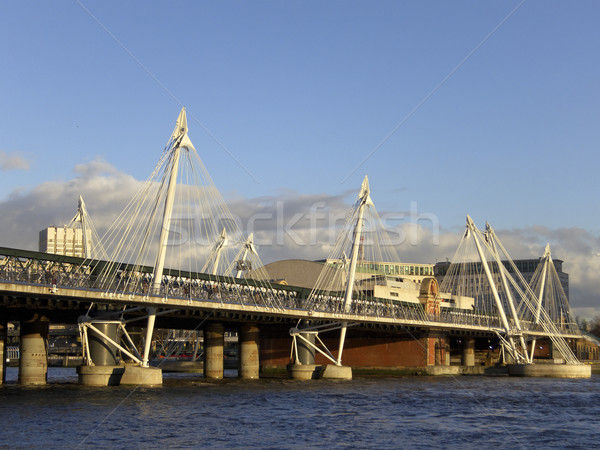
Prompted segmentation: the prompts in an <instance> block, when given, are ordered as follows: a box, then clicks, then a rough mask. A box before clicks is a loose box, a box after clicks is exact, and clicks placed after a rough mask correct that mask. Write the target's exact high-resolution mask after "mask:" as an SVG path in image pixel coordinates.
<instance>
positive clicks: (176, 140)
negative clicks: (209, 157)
mask: <svg viewBox="0 0 600 450" xmlns="http://www.w3.org/2000/svg"><path fill="white" fill-rule="evenodd" d="M187 132H188V127H187V118H186V114H185V107H183V108H181V112H180V113H179V117H178V118H177V123H176V124H175V129H174V130H173V134H172V135H171V145H172V147H171V161H170V163H171V174H170V177H169V186H168V188H167V196H166V198H165V209H164V214H163V221H162V228H161V230H160V239H159V241H158V254H157V256H156V263H155V265H154V274H153V278H152V279H153V281H152V292H153V293H154V294H158V293H160V286H161V282H162V277H163V270H164V267H165V257H166V251H167V240H168V238H169V228H170V225H171V215H172V212H173V203H174V201H175V187H176V186H177V172H178V170H179V154H180V151H181V148H182V147H185V148H188V149H194V146H193V145H192V142H191V141H190V138H189V137H188V135H187ZM155 321H156V308H155V307H152V308H148V326H147V329H146V342H145V345H144V357H143V360H142V365H143V366H144V367H147V366H148V359H149V354H150V344H151V342H152V333H153V332H154V322H155Z"/></svg>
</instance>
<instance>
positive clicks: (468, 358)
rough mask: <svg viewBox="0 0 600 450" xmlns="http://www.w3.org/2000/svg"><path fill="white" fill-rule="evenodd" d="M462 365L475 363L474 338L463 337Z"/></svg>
mask: <svg viewBox="0 0 600 450" xmlns="http://www.w3.org/2000/svg"><path fill="white" fill-rule="evenodd" d="M462 365H463V366H474V365H475V339H473V338H464V339H463V351H462Z"/></svg>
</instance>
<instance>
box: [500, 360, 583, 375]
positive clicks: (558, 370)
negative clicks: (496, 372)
mask: <svg viewBox="0 0 600 450" xmlns="http://www.w3.org/2000/svg"><path fill="white" fill-rule="evenodd" d="M508 374H509V375H511V376H517V377H544V378H590V377H591V376H592V367H591V366H590V365H588V364H551V363H548V364H544V363H542V364H509V365H508Z"/></svg>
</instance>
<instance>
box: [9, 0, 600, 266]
mask: <svg viewBox="0 0 600 450" xmlns="http://www.w3.org/2000/svg"><path fill="white" fill-rule="evenodd" d="M0 12H1V13H0V55H1V60H2V69H1V70H0V98H1V101H0V168H1V170H0V189H2V192H3V194H2V195H3V196H4V199H3V201H4V203H3V204H4V205H8V204H10V203H9V200H10V199H11V198H13V199H14V198H15V197H18V196H19V195H21V196H23V195H27V193H28V192H29V193H30V192H32V191H33V190H35V189H36V187H37V188H39V187H40V186H42V185H43V186H46V187H44V189H49V187H48V186H55V185H57V184H61V183H63V184H69V183H73V182H74V181H73V179H74V178H76V177H77V176H78V175H77V174H76V173H74V168H75V167H76V166H80V165H85V164H90V163H92V162H94V161H97V160H103V161H105V162H106V163H108V164H109V165H110V166H112V167H113V168H114V169H115V170H116V171H119V172H122V173H124V174H128V175H130V176H132V177H134V178H135V179H137V180H143V179H145V178H147V176H148V175H149V174H150V173H151V171H152V169H153V168H154V165H155V163H156V161H157V159H158V157H159V155H160V153H161V151H162V148H163V146H164V144H165V143H166V141H167V140H168V138H169V135H170V133H171V131H172V128H173V125H174V122H175V119H176V118H177V115H178V113H179V109H180V108H181V106H182V105H185V106H186V108H187V111H188V122H189V127H190V137H191V139H192V141H193V142H194V145H195V147H196V149H197V150H198V151H199V153H200V156H201V158H202V159H203V161H204V163H205V165H206V166H207V168H208V170H209V172H210V173H211V175H212V177H213V179H214V181H215V183H216V185H217V187H219V188H220V190H221V191H222V192H223V194H224V196H225V197H226V198H230V199H238V200H239V199H240V198H247V199H260V198H277V197H278V196H289V195H292V194H293V195H297V196H315V195H329V196H340V195H344V194H345V193H352V195H351V196H350V195H349V196H348V202H351V201H352V199H353V197H354V196H355V195H356V192H357V191H358V189H359V187H360V183H361V181H362V178H363V177H364V175H365V174H368V175H369V178H370V181H371V188H372V198H373V200H374V201H375V204H376V205H377V206H378V209H379V210H380V211H382V210H383V211H408V210H409V208H410V202H417V204H418V209H419V211H420V212H427V213H431V214H434V215H436V216H437V217H438V218H439V223H440V225H441V227H442V229H444V230H448V231H450V230H452V231H456V230H460V229H462V228H463V227H464V223H465V215H466V214H467V213H469V214H471V215H472V216H473V218H474V220H475V221H476V223H477V224H478V225H481V226H483V223H484V221H486V220H488V221H489V222H490V223H492V225H494V227H495V228H496V229H497V230H513V231H514V230H517V231H518V230H531V229H545V230H550V231H547V233H546V234H544V233H542V235H544V236H543V237H544V239H545V237H546V236H547V235H552V233H554V232H556V233H559V232H561V233H567V234H568V230H571V229H573V230H578V232H579V233H587V234H586V235H587V236H588V238H587V239H588V240H589V245H588V244H582V245H583V247H585V246H586V245H587V246H588V247H590V248H589V249H586V250H585V251H586V252H588V253H589V252H592V253H593V252H594V251H598V250H600V249H598V248H591V247H593V246H596V245H597V244H598V235H599V234H600V226H599V225H598V223H600V212H599V210H598V208H597V206H596V205H597V199H598V197H599V195H600V183H598V182H597V178H598V162H599V159H600V157H599V156H598V151H597V149H598V143H599V142H600V136H599V135H600V127H599V126H598V123H599V119H600V108H599V107H598V105H599V104H600V89H599V85H598V83H599V82H598V80H600V62H599V61H600V60H599V59H598V57H597V53H598V48H600V23H599V22H600V4H599V3H598V2H595V1H579V2H559V1H538V0H529V1H525V2H521V1H504V2H500V1H489V2H480V1H457V2H446V1H427V2H416V1H415V2H408V1H377V2H368V1H350V2H342V1H325V2H321V1H318V2H317V1H302V2H297V1H285V2H277V1H256V2H235V1H226V2H192V1H181V2H176V3H170V2H114V1H104V2H99V1H84V0H82V1H61V2H30V1H20V2H2V3H1V4H0ZM369 155H370V156H369ZM367 156H369V157H368V158H367ZM365 158H367V159H366V160H365ZM359 164H360V166H359ZM358 166H359V167H358ZM79 176H80V175H79ZM44 183H50V184H48V185H44ZM290 193H292V194H290ZM67 200H68V202H70V203H76V199H75V200H71V199H65V201H67ZM87 203H88V207H89V208H90V209H91V210H93V205H90V204H89V202H87ZM5 207H6V206H5ZM561 230H562V231H561ZM565 230H567V231H565ZM585 242H587V241H585ZM536 244H537V242H536ZM5 245H9V246H10V242H9V243H7V244H5ZM542 252H543V245H542V244H541V243H540V249H539V254H540V255H541V253H542ZM559 256H560V255H559ZM564 259H566V258H564ZM567 269H568V265H567Z"/></svg>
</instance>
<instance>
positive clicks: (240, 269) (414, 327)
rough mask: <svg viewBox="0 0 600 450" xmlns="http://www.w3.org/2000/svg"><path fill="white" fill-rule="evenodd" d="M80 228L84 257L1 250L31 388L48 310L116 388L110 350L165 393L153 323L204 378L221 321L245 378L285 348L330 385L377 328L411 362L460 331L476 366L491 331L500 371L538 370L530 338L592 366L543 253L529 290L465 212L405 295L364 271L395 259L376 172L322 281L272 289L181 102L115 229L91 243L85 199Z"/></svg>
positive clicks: (94, 370)
mask: <svg viewBox="0 0 600 450" xmlns="http://www.w3.org/2000/svg"><path fill="white" fill-rule="evenodd" d="M73 222H75V223H77V224H78V226H80V227H81V228H82V235H83V236H84V240H85V256H86V257H85V258H77V257H71V256H63V255H55V254H46V253H39V252H31V251H25V250H19V249H11V248H0V311H2V314H3V317H5V318H6V320H17V319H18V320H21V321H22V328H23V330H24V331H22V336H24V337H29V338H28V339H22V341H24V342H25V343H26V346H27V345H31V347H30V348H29V349H28V348H24V349H22V350H21V355H22V359H24V362H23V361H22V364H21V372H23V377H22V382H23V383H24V384H27V383H29V384H36V383H38V382H39V383H42V380H41V378H43V377H44V376H45V374H43V373H42V372H43V370H42V371H40V370H36V369H34V368H33V367H34V366H36V365H37V366H39V365H43V364H42V363H41V362H40V361H39V360H36V359H35V357H34V356H32V355H34V354H43V351H41V349H42V348H43V334H44V333H43V329H44V326H45V325H44V322H43V320H42V319H41V317H42V316H44V317H46V318H47V317H51V318H52V319H53V320H63V321H71V322H70V323H73V321H77V322H78V323H79V327H80V330H81V337H82V345H83V352H84V360H85V365H84V366H82V368H81V371H80V379H81V378H83V379H84V382H85V380H86V379H87V380H88V382H89V383H90V384H94V383H96V382H97V380H98V378H99V377H100V378H102V380H103V381H101V383H109V384H110V382H111V381H110V380H111V379H112V378H111V377H113V378H114V373H115V369H114V366H118V365H119V362H118V361H116V360H114V361H109V360H110V359H111V357H110V356H111V355H112V353H111V352H114V349H118V351H119V352H120V354H121V356H122V357H124V358H127V359H128V360H129V361H130V362H131V364H130V365H128V366H127V370H128V372H129V373H130V374H133V375H131V380H133V381H132V382H134V383H136V384H137V383H142V384H143V383H146V384H159V383H160V382H161V380H162V376H161V375H160V373H159V372H160V371H156V370H155V369H153V368H152V367H151V365H150V362H151V343H152V340H153V333H154V329H155V326H156V323H157V321H158V323H159V324H160V326H161V327H163V328H166V327H171V328H177V327H179V328H185V329H199V328H202V329H204V334H205V339H204V342H205V347H206V348H205V374H207V375H208V376H212V377H215V378H220V377H222V376H223V369H222V364H223V362H222V356H223V355H222V352H223V348H222V347H223V346H222V341H223V337H222V335H223V331H224V326H223V323H238V324H241V325H239V331H240V374H241V376H242V377H245V378H257V377H258V376H259V374H258V371H259V367H260V365H261V364H264V361H265V360H266V359H268V358H269V357H270V358H271V361H275V360H282V359H286V357H285V356H282V355H281V354H282V348H283V347H285V346H287V348H288V350H287V354H288V355H287V359H288V362H291V365H290V366H291V368H292V369H291V370H292V373H295V374H296V376H297V377H298V378H302V377H312V376H313V375H314V373H315V372H314V371H315V367H316V366H317V364H315V355H316V358H317V359H319V358H320V359H321V360H323V361H325V365H324V366H325V367H326V369H325V373H329V376H332V377H341V378H349V377H351V369H350V366H352V365H353V362H354V361H358V360H360V359H361V358H363V359H364V358H365V355H364V353H365V352H369V351H370V350H369V345H372V342H371V343H370V344H369V345H367V346H361V345H360V342H363V343H364V342H365V337H364V333H369V332H372V333H384V336H385V337H384V338H383V340H385V342H387V343H390V341H394V340H395V339H394V337H393V336H394V334H396V335H398V336H400V335H402V336H405V337H406V336H407V335H408V337H409V339H408V341H409V342H415V341H417V342H418V343H419V345H420V346H421V347H422V349H421V350H422V351H421V353H423V355H424V356H423V358H422V359H421V360H420V361H419V362H417V363H416V364H417V365H418V364H423V365H429V364H434V365H435V364H440V365H444V363H443V362H442V361H441V360H442V359H444V357H442V354H443V353H444V352H446V353H448V355H447V356H448V358H449V356H450V355H449V353H450V352H449V350H448V336H450V335H452V336H462V337H464V355H466V356H463V360H464V362H465V365H473V364H474V360H473V352H474V343H473V341H474V339H475V337H477V336H479V337H481V336H485V337H494V338H495V339H497V340H498V342H499V343H500V348H501V351H502V358H503V360H504V361H505V362H510V363H514V364H516V365H519V366H523V367H527V366H538V365H535V364H533V363H534V362H535V361H534V360H535V349H536V342H539V341H540V340H545V341H547V342H551V345H552V347H553V349H554V351H556V352H558V353H559V354H560V358H561V361H562V362H563V364H560V366H561V368H562V370H563V371H566V372H569V373H572V374H573V375H572V376H586V375H585V374H586V373H588V372H589V371H586V370H587V369H589V367H585V366H582V365H580V364H579V362H578V361H577V358H576V357H575V355H574V353H573V350H572V347H571V346H570V345H569V341H570V340H573V339H578V338H579V337H580V333H579V330H578V327H577V326H576V324H575V320H574V318H573V314H572V312H571V309H570V307H569V303H568V300H567V298H566V295H565V294H564V291H563V290H562V287H561V285H560V281H559V280H558V275H557V274H556V270H555V268H554V265H553V263H552V256H551V252H550V248H549V246H548V247H547V248H546V251H545V253H544V255H543V257H542V258H541V259H540V264H539V266H538V269H537V271H536V273H535V275H534V278H533V280H531V282H527V281H525V279H524V278H523V276H522V275H521V274H520V273H519V271H518V270H517V268H516V266H515V265H514V263H513V262H512V259H511V258H510V255H509V254H508V252H507V251H506V249H505V248H504V246H503V245H502V243H501V242H500V240H499V239H498V237H497V236H496V234H495V232H494V230H493V229H492V227H491V226H489V225H486V229H485V231H484V232H481V231H480V230H478V229H477V227H476V226H475V225H474V223H473V221H472V220H471V218H470V217H467V224H466V228H465V232H464V235H463V238H462V240H461V243H460V245H459V248H458V250H457V252H456V254H455V256H454V258H453V260H452V264H451V265H450V267H449V269H448V271H447V274H446V275H445V277H444V279H443V280H441V282H438V280H436V279H435V278H433V277H426V278H424V279H423V280H422V282H421V284H420V287H419V289H418V290H416V291H415V290H414V289H413V290H412V291H410V292H409V293H408V294H407V292H406V289H405V287H404V285H403V281H404V280H403V279H402V277H399V276H397V275H391V274H382V275H381V274H380V275H374V274H367V275H365V273H364V271H361V270H360V268H361V267H364V266H365V265H367V263H368V262H383V261H385V262H396V261H397V262H399V261H400V259H399V258H398V255H397V254H396V252H395V248H394V246H393V245H392V243H391V242H390V240H389V237H387V234H386V233H385V228H384V226H383V224H382V221H381V219H380V217H379V216H378V214H377V211H376V209H375V206H374V203H373V201H372V199H371V192H370V187H369V182H368V179H367V177H365V179H364V181H363V183H362V186H361V188H360V192H359V195H358V197H357V200H356V202H355V203H354V205H353V206H352V207H351V208H350V210H349V211H348V214H347V216H346V220H345V223H344V225H343V227H342V228H341V229H340V232H339V234H338V238H337V241H336V243H335V245H334V248H333V250H332V252H331V254H330V255H329V257H328V258H327V260H326V262H325V263H324V264H323V270H322V273H321V275H320V276H319V278H318V280H317V282H316V284H315V286H314V287H313V288H312V289H305V288H299V287H294V286H285V285H280V284H276V283H273V282H271V281H270V280H269V276H268V274H267V273H266V271H265V270H264V268H263V264H262V262H261V260H260V258H259V255H258V251H257V249H256V247H255V245H254V243H253V239H252V236H251V235H250V236H248V237H244V236H243V233H242V231H241V229H240V227H239V225H238V223H237V221H236V220H235V219H234V217H233V215H232V214H231V212H230V211H229V209H228V208H227V205H226V203H225V201H224V200H223V198H222V197H221V195H220V193H219V191H218V189H217V188H216V186H215V185H214V183H213V181H212V179H211V178H210V176H209V174H208V171H207V170H206V168H205V167H204V165H203V163H202V161H201V159H200V157H199V156H198V153H197V151H196V149H195V148H194V146H193V144H192V142H191V140H190V138H189V136H188V126H187V119H186V114H185V109H182V111H181V113H180V115H179V117H178V119H177V122H176V126H175V129H174V130H173V133H172V134H171V137H170V139H169V140H168V142H167V145H166V146H165V148H164V151H163V153H162V155H161V156H160V158H159V161H158V163H157V165H156V168H155V170H154V171H153V173H152V174H151V176H150V177H149V178H148V180H146V182H145V183H143V185H142V186H141V188H140V189H139V191H138V192H137V193H136V194H135V195H134V196H133V198H132V199H131V201H130V202H129V204H128V205H127V206H126V207H125V209H124V210H123V212H122V213H121V214H120V215H119V216H118V217H117V219H116V220H115V221H114V223H113V225H112V226H111V227H110V229H109V230H108V231H107V232H106V234H105V235H104V236H103V237H102V238H101V239H100V238H99V237H98V236H97V232H96V230H95V228H94V227H93V223H92V221H91V219H90V216H89V214H88V211H87V209H86V207H85V203H84V202H83V199H80V202H79V209H78V212H77V214H76V216H75V217H74V219H73V221H72V223H73ZM88 237H89V239H88ZM91 237H93V239H92V238H91ZM136 323H137V324H138V325H140V326H142V327H143V328H144V329H145V334H144V338H143V339H142V342H141V343H140V342H137V343H136V342H134V339H133V338H132V337H131V336H130V334H129V333H128V331H127V327H128V326H129V327H131V326H134V325H131V324H136ZM260 327H262V328H263V329H270V330H277V332H271V334H270V337H271V340H270V341H269V342H267V341H266V340H265V339H268V337H265V338H264V339H263V340H261V349H260V350H261V352H260V353H261V356H262V359H263V361H260V358H259V349H258V346H259V337H258V335H259V329H260ZM281 330H285V332H284V333H282V332H281ZM27 333H29V334H27ZM352 333H354V334H355V335H357V333H358V335H360V336H359V337H357V336H358V335H357V336H354V337H353V336H352ZM361 333H362V334H361ZM264 334H265V336H269V332H266V333H264ZM324 335H326V336H329V338H328V339H323V338H322V337H323V336H324ZM417 335H418V337H416V336H417ZM331 336H336V337H335V338H332V337H331ZM379 336H381V335H379ZM91 341H93V342H91ZM396 341H398V342H400V341H402V342H403V344H402V345H403V346H402V345H400V346H399V347H397V350H398V352H399V353H402V352H405V351H407V350H406V349H407V348H408V347H407V345H410V344H407V341H406V340H404V341H403V340H402V339H396ZM282 342H285V344H283V343H282ZM349 342H350V345H348V343H349ZM98 343H99V344H98ZM274 343H277V344H274ZM142 344H143V345H142ZM390 345H392V347H393V345H395V344H394V343H391V344H390ZM334 347H335V348H334ZM269 349H270V350H271V356H269V355H268V354H267V353H268V352H267V351H268V350H269ZM290 349H291V350H290ZM345 349H346V350H347V351H345ZM27 355H30V356H27ZM274 355H277V356H274ZM359 355H360V356H359ZM392 359H393V358H392ZM446 360H447V358H446ZM379 365H384V364H381V363H380V364H379ZM320 367H321V365H319V368H320ZM566 368H570V369H566ZM119 370H120V369H119ZM123 370H125V369H123ZM123 370H121V375H123V374H122V372H123ZM28 371H29V372H31V374H30V375H29V378H27V377H28V375H27V373H28ZM140 374H142V375H140ZM149 374H150V375H149ZM581 374H583V375H581ZM587 376H589V375H587ZM86 377H87V378H86ZM20 380H21V374H20ZM27 380H29V381H27ZM121 382H123V378H122V379H121Z"/></svg>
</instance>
